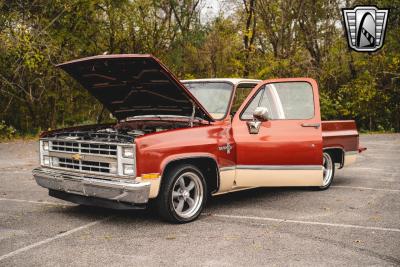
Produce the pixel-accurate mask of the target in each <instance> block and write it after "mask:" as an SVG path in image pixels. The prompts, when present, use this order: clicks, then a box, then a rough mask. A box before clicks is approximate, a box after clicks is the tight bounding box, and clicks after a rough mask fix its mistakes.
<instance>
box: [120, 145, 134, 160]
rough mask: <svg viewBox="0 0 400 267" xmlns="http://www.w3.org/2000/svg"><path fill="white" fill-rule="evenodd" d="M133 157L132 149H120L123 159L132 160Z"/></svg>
mask: <svg viewBox="0 0 400 267" xmlns="http://www.w3.org/2000/svg"><path fill="white" fill-rule="evenodd" d="M133 155H134V151H133V147H123V148H122V156H123V157H124V158H130V159H133Z"/></svg>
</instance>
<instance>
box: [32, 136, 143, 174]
mask: <svg viewBox="0 0 400 267" xmlns="http://www.w3.org/2000/svg"><path fill="white" fill-rule="evenodd" d="M45 147H46V149H45ZM127 148H133V156H130V157H129V156H124V155H125V154H124V151H125V149H127ZM134 148H135V145H134V144H132V143H130V144H126V143H106V142H105V143H102V142H94V141H86V140H66V139H52V138H49V139H47V138H43V139H41V140H40V159H41V165H42V166H46V167H50V168H55V169H62V170H69V171H74V172H82V173H88V174H100V175H105V176H118V177H124V176H126V177H132V176H135V175H136V172H135V171H136V157H135V149H134ZM126 166H133V170H134V172H133V173H129V174H128V173H125V167H126ZM131 169H132V167H131Z"/></svg>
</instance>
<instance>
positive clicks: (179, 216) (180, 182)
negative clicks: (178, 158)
mask: <svg viewBox="0 0 400 267" xmlns="http://www.w3.org/2000/svg"><path fill="white" fill-rule="evenodd" d="M163 179H164V181H163V183H162V185H161V188H160V194H159V196H158V198H157V207H158V212H159V214H160V216H161V217H162V218H163V219H165V220H167V221H170V222H175V223H185V222H191V221H193V220H195V219H196V218H197V217H198V216H199V215H200V213H201V211H202V210H203V208H204V205H205V202H206V199H207V185H206V183H205V181H204V177H203V175H202V173H201V172H200V170H199V169H198V168H196V167H195V166H193V165H187V164H185V165H180V166H177V167H174V168H173V169H171V170H170V171H168V173H166V175H165V176H164V177H163Z"/></svg>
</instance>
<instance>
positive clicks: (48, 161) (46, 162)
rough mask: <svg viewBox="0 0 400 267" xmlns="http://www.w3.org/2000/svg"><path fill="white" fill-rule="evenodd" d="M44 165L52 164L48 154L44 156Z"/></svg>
mask: <svg viewBox="0 0 400 267" xmlns="http://www.w3.org/2000/svg"><path fill="white" fill-rule="evenodd" d="M43 165H47V166H49V165H50V157H48V156H43Z"/></svg>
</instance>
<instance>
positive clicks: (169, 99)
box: [33, 54, 364, 223]
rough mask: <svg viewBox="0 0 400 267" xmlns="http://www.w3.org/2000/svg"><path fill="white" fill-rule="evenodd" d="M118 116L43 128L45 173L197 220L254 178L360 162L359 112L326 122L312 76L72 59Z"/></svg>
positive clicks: (267, 180)
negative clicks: (194, 73) (214, 72)
mask: <svg viewBox="0 0 400 267" xmlns="http://www.w3.org/2000/svg"><path fill="white" fill-rule="evenodd" d="M57 66H58V67H59V68H61V69H63V70H64V71H65V72H67V73H68V74H69V75H71V76H72V77H73V78H74V79H76V80H77V81H78V82H79V83H80V84H81V85H82V86H83V87H84V88H85V89H86V90H88V91H89V92H90V93H91V94H92V95H93V96H94V97H95V98H97V99H98V100H99V101H100V102H101V103H102V104H103V105H104V106H105V107H106V108H107V109H108V110H109V111H110V113H111V114H112V115H113V116H114V117H115V118H116V120H117V122H116V123H113V124H97V125H86V126H80V127H72V128H65V129H58V130H53V131H47V132H44V133H42V134H41V136H40V141H39V142H40V165H41V166H40V167H38V168H36V169H34V170H33V175H34V177H35V180H36V182H37V183H38V184H39V185H40V186H42V187H45V188H47V189H49V195H50V196H52V197H56V198H59V199H63V200H67V201H70V202H74V203H78V204H81V205H89V206H90V205H95V206H102V207H106V208H112V209H142V208H146V207H147V205H148V204H150V203H152V204H154V206H155V207H156V208H157V210H158V212H159V215H160V217H162V218H163V219H166V220H168V221H171V222H176V223H185V222H190V221H193V220H195V219H196V218H197V217H198V216H199V215H200V213H201V212H202V210H203V208H204V206H205V204H206V200H207V198H208V197H209V196H211V195H218V194H223V193H228V192H233V191H237V190H243V189H248V188H254V187H281V186H285V187H291V186H302V187H313V188H316V189H319V190H324V189H327V188H328V187H329V186H330V185H331V184H332V181H333V177H334V174H335V167H336V168H342V167H344V166H347V165H349V164H351V163H353V162H354V161H355V159H356V156H357V154H358V153H360V152H361V151H362V150H364V148H360V147H359V138H358V132H357V129H356V125H355V122H354V121H321V114H320V103H319V95H318V86H317V83H316V81H315V80H313V79H310V78H290V79H272V80H265V81H261V80H251V79H239V78H236V79H196V80H183V81H179V80H178V79H177V78H176V77H175V76H174V75H173V74H172V73H171V72H170V71H169V70H168V69H167V68H166V67H165V66H164V65H163V64H162V63H161V62H160V61H159V60H158V59H156V58H155V57H153V56H152V55H136V54H123V55H99V56H93V57H87V58H83V59H78V60H74V61H69V62H66V63H63V64H60V65H57Z"/></svg>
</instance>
